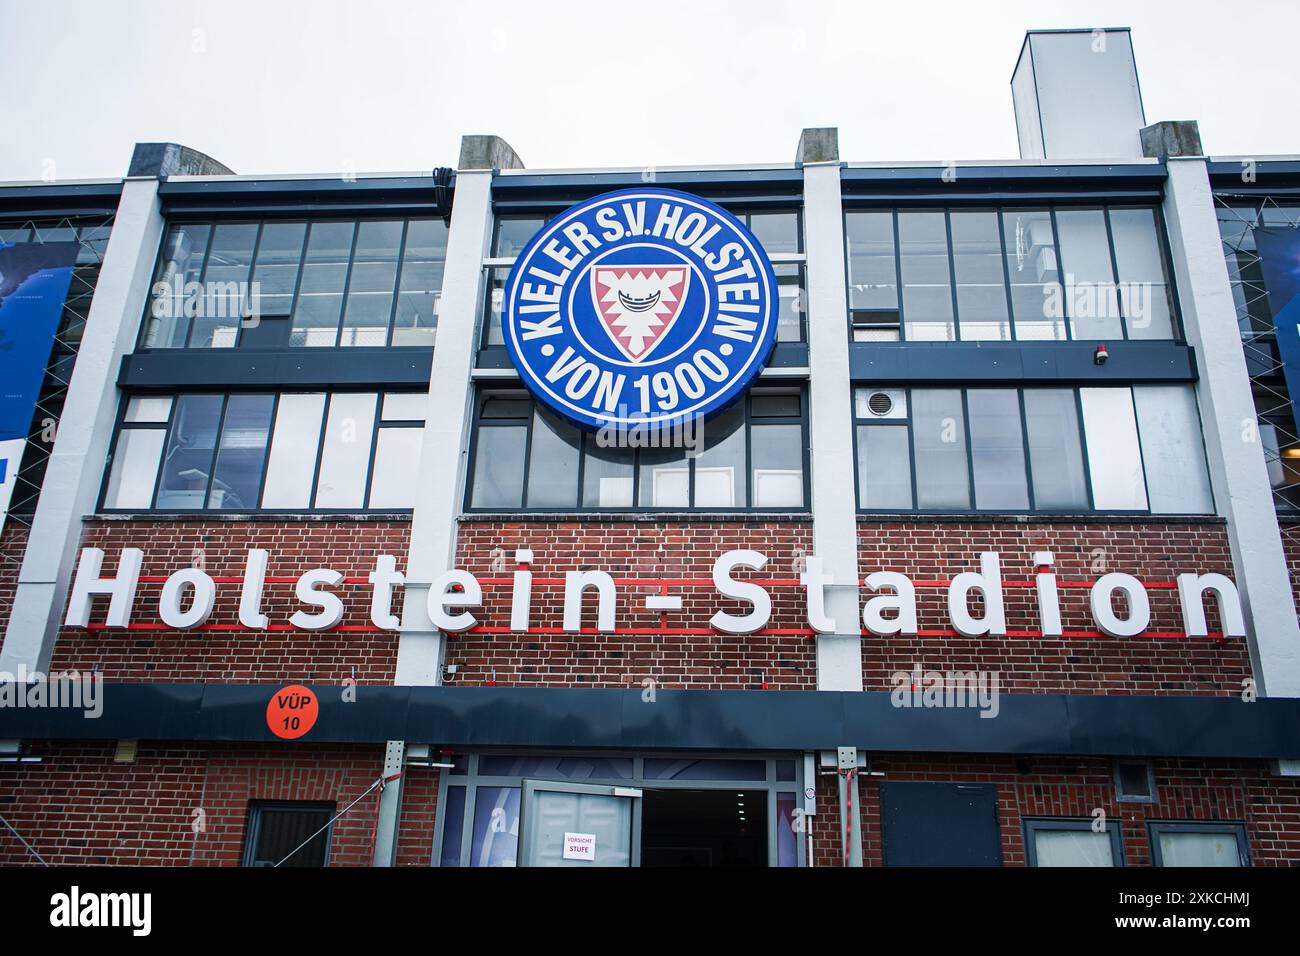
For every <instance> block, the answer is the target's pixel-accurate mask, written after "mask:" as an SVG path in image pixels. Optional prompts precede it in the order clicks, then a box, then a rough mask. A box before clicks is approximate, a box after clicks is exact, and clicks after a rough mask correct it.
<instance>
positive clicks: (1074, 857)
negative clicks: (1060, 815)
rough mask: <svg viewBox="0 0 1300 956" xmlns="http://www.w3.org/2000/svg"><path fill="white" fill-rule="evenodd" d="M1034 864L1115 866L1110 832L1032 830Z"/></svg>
mask: <svg viewBox="0 0 1300 956" xmlns="http://www.w3.org/2000/svg"><path fill="white" fill-rule="evenodd" d="M1033 839H1034V854H1035V859H1036V860H1037V863H1036V865H1037V866H1114V865H1115V857H1114V853H1113V851H1112V849H1111V842H1110V834H1109V833H1094V832H1093V831H1092V830H1034V831H1033Z"/></svg>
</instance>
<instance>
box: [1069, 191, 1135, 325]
mask: <svg viewBox="0 0 1300 956" xmlns="http://www.w3.org/2000/svg"><path fill="white" fill-rule="evenodd" d="M1056 228H1057V231H1058V232H1059V233H1060V235H1059V240H1060V244H1061V268H1062V269H1063V270H1064V272H1065V288H1066V290H1067V291H1066V312H1067V313H1068V314H1069V316H1070V329H1071V331H1072V332H1073V333H1074V337H1075V338H1076V339H1106V338H1118V337H1119V336H1120V335H1122V334H1123V333H1122V332H1121V331H1120V319H1119V300H1118V298H1117V296H1116V289H1115V271H1114V269H1113V268H1112V266H1111V261H1110V242H1109V240H1108V239H1107V238H1106V216H1105V214H1104V213H1103V212H1102V211H1101V210H1100V209H1062V210H1059V211H1058V212H1057V213H1056Z"/></svg>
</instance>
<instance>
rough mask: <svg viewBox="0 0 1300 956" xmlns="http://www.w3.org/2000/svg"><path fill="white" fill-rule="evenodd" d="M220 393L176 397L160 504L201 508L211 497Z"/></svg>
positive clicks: (162, 507) (165, 508)
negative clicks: (210, 485) (209, 489)
mask: <svg viewBox="0 0 1300 956" xmlns="http://www.w3.org/2000/svg"><path fill="white" fill-rule="evenodd" d="M221 402H222V398H221V396H220V395H182V396H181V397H180V398H179V399H177V401H176V412H175V414H174V416H173V418H172V428H171V435H170V437H169V438H168V441H167V453H166V455H165V457H164V463H163V472H162V487H161V488H160V489H159V490H158V507H159V508H160V509H162V510H164V511H172V510H190V509H194V510H197V509H200V508H202V507H203V503H204V501H206V500H207V494H208V478H209V477H210V476H211V474H212V452H213V449H214V448H215V447H216V442H217V428H218V426H219V424H220V422H221Z"/></svg>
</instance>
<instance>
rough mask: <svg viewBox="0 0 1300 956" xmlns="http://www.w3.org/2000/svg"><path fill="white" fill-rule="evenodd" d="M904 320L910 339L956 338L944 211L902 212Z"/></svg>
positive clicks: (900, 247)
mask: <svg viewBox="0 0 1300 956" xmlns="http://www.w3.org/2000/svg"><path fill="white" fill-rule="evenodd" d="M898 250H899V257H900V258H899V269H900V272H901V274H902V278H903V323H904V325H905V330H904V332H905V335H906V337H907V338H908V340H910V341H914V342H916V341H943V342H951V341H952V340H953V339H955V338H956V337H957V336H956V331H955V327H954V325H953V321H952V280H951V277H950V275H949V273H948V227H947V226H946V224H945V222H944V214H943V213H941V212H900V213H899V214H898Z"/></svg>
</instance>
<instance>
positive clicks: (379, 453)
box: [368, 428, 424, 508]
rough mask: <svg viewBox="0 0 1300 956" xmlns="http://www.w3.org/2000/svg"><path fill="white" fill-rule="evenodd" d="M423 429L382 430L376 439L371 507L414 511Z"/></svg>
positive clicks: (371, 484)
mask: <svg viewBox="0 0 1300 956" xmlns="http://www.w3.org/2000/svg"><path fill="white" fill-rule="evenodd" d="M423 434H424V430H423V429H420V428H381V429H379V434H378V435H377V436H376V437H375V465H374V468H373V469H372V471H371V475H370V503H369V505H368V507H370V508H414V507H415V483H416V475H417V467H418V465H419V463H420V436H421V435H423Z"/></svg>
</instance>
